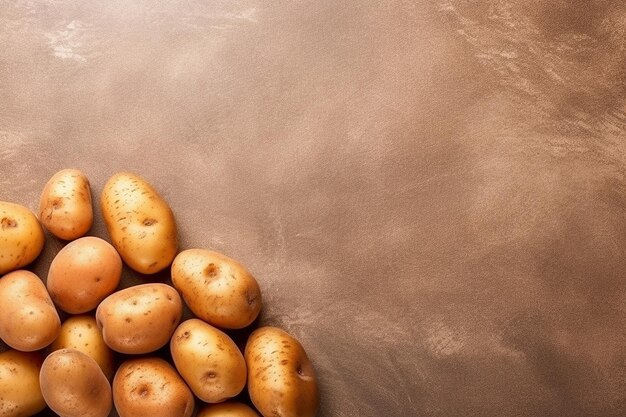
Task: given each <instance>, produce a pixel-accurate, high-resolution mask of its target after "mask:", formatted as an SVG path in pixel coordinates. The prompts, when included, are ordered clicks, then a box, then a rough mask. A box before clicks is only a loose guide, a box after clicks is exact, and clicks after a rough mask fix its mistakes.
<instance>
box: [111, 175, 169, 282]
mask: <svg viewBox="0 0 626 417" xmlns="http://www.w3.org/2000/svg"><path fill="white" fill-rule="evenodd" d="M101 206H102V215H103V216H104V221H105V224H106V228H107V230H108V232H109V235H110V236H111V241H112V242H113V246H115V248H116V249H117V251H118V252H119V253H120V255H122V259H123V260H124V262H126V263H127V264H128V266H130V267H131V268H132V269H134V270H135V271H137V272H140V273H142V274H154V273H156V272H159V271H161V270H162V269H165V268H167V267H168V266H169V265H170V264H171V263H172V260H173V259H174V256H176V251H177V250H178V241H177V236H176V222H175V221H174V214H173V213H172V210H171V209H170V207H169V206H168V205H167V203H166V202H165V200H163V198H161V196H160V195H159V194H158V193H157V191H156V190H155V189H154V188H152V186H151V185H150V184H148V183H147V182H146V181H145V180H144V179H142V178H141V177H139V176H137V175H134V174H130V173H127V172H120V173H118V174H115V175H113V177H111V178H110V179H109V181H107V183H106V185H105V186H104V189H103V191H102V199H101Z"/></svg>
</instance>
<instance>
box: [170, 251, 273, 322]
mask: <svg viewBox="0 0 626 417" xmlns="http://www.w3.org/2000/svg"><path fill="white" fill-rule="evenodd" d="M172 283H173V284H174V286H175V287H176V289H177V290H179V291H180V292H181V294H182V296H183V299H184V300H185V302H186V304H187V305H188V306H189V309H190V310H191V311H192V312H193V313H194V314H195V315H196V316H198V317H199V318H200V319H202V320H204V321H206V322H207V323H210V324H212V325H213V326H217V327H221V328H225V329H241V328H244V327H246V326H249V325H250V324H251V323H252V322H253V321H254V320H255V319H256V318H257V316H258V315H259V312H260V311H261V289H260V288H259V284H258V283H257V281H256V279H254V277H253V276H252V275H251V274H250V273H249V272H248V271H247V270H246V268H245V267H243V266H242V265H241V264H239V263H238V262H237V261H235V260H234V259H231V258H229V257H227V256H225V255H222V254H221V253H218V252H213V251H209V250H204V249H188V250H185V251H183V252H181V253H179V254H178V255H177V256H176V258H174V262H173V263H172Z"/></svg>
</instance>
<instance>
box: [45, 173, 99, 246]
mask: <svg viewBox="0 0 626 417" xmlns="http://www.w3.org/2000/svg"><path fill="white" fill-rule="evenodd" d="M39 219H41V223H43V225H44V227H45V228H46V229H48V231H49V232H50V233H52V234H53V235H55V236H56V237H58V238H59V239H63V240H74V239H78V238H79V237H81V236H83V235H84V234H85V233H87V232H88V231H89V229H91V225H92V224H93V206H92V203H91V189H90V187H89V180H88V179H87V176H85V174H83V173H82V172H80V171H79V170H77V169H63V170H61V171H59V172H57V173H56V174H54V175H53V176H52V178H50V180H49V181H48V183H47V184H46V185H45V187H44V189H43V192H42V193H41V198H40V200H39Z"/></svg>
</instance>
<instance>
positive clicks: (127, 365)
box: [113, 358, 195, 417]
mask: <svg viewBox="0 0 626 417" xmlns="http://www.w3.org/2000/svg"><path fill="white" fill-rule="evenodd" d="M113 403H114V404H115V409H116V410H117V412H118V413H119V415H120V417H145V416H159V417H190V416H191V414H192V413H193V409H194V403H195V401H194V398H193V394H192V393H191V391H190V390H189V387H187V385H186V384H185V382H184V381H183V380H182V378H181V377H180V375H178V373H177V372H176V370H175V369H174V368H173V367H172V366H171V365H170V364H169V363H167V362H165V361H164V360H163V359H159V358H142V359H132V360H129V361H126V362H124V363H123V364H122V365H121V366H120V367H119V369H118V370H117V373H116V374H115V379H114V380H113Z"/></svg>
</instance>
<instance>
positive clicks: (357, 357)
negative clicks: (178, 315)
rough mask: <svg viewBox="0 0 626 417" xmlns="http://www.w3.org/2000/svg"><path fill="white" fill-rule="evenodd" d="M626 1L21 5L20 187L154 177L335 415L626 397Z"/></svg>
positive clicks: (10, 166) (15, 59)
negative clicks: (237, 276) (239, 272)
mask: <svg viewBox="0 0 626 417" xmlns="http://www.w3.org/2000/svg"><path fill="white" fill-rule="evenodd" d="M269 4H271V6H270V5H269ZM623 4H624V3H623V2H620V1H612V2H611V1H601V0H590V1H569V2H564V1H552V0H530V1H524V0H515V1H506V0H501V1H499V0H475V1H461V0H439V1H426V0H415V1H399V0H398V1H387V2H374V1H371V2H368V1H362V2H337V1H335V0H318V1H280V2H261V1H258V0H256V1H255V0H249V1H248V0H242V1H235V2H222V1H219V2H199V1H195V0H190V1H180V2H179V1H167V2H166V1H164V2H152V1H133V2H127V1H106V2H97V1H94V0H88V1H82V2H69V1H54V2H52V1H50V2H27V1H24V0H17V1H12V2H4V4H3V5H2V7H1V9H0V144H1V148H0V173H2V175H1V176H0V199H3V200H9V201H14V202H18V203H22V204H25V205H27V206H29V207H30V208H32V209H34V208H35V207H36V205H37V200H38V197H39V193H40V192H41V190H42V188H43V185H44V184H45V182H46V181H47V179H48V178H49V177H50V176H51V175H52V174H53V173H54V172H55V171H57V170H59V169H61V168H65V167H76V168H79V169H82V170H83V171H84V172H86V173H87V175H88V176H89V178H90V179H91V181H92V185H93V190H94V192H95V194H96V195H97V194H99V193H100V191H101V189H102V186H103V184H104V182H105V181H106V179H107V178H108V177H109V176H110V175H111V174H112V173H114V172H115V171H117V170H121V169H124V170H132V171H134V172H136V173H139V174H141V175H143V176H145V177H146V178H148V179H149V180H150V181H151V182H152V183H153V184H154V185H155V186H156V187H157V188H158V189H159V190H161V191H162V193H163V195H164V196H165V197H166V199H167V200H169V202H170V203H171V205H172V207H173V209H174V212H175V213H176V215H177V218H178V221H179V225H180V239H181V243H182V247H183V248H190V247H206V248H212V249H216V250H219V251H222V252H224V253H226V254H228V255H230V256H232V257H234V258H236V259H238V260H240V261H241V262H243V263H244V264H246V265H247V266H248V267H249V269H250V270H251V271H252V272H253V273H254V274H255V275H256V276H257V278H258V280H259V281H260V283H261V287H262V290H263V295H264V301H265V308H264V311H263V317H262V320H261V322H262V323H266V324H274V325H278V326H280V327H282V328H284V329H286V330H288V331H290V332H291V333H293V334H294V335H295V336H296V337H298V338H299V339H300V340H301V341H302V343H303V344H304V346H305V347H306V349H307V351H308V353H309V354H310V356H311V358H312V360H313V362H314V364H315V366H316V369H317V371H318V373H319V378H320V384H321V391H322V407H321V412H320V416H322V417H331V416H332V417H348V416H361V417H363V416H371V417H378V416H409V415H424V416H441V417H453V416H454V417H456V416H494V417H495V416H507V417H509V416H598V417H600V416H602V417H610V416H616V417H617V416H619V417H621V416H624V415H626V333H625V329H626V281H625V279H624V271H626V257H625V251H626V239H625V236H626V220H625V219H626V216H625V215H626V212H625V211H626V210H625V207H626V187H625V183H626V180H625V177H624V175H625V172H626V171H625V167H626V156H625V155H626V154H625V144H624V139H626V115H625V113H624V110H625V108H626V107H625V94H624V93H625V90H626V87H625V85H626V75H625V70H624V62H625V59H624V58H625V57H626V43H625V41H624V39H625V34H626V7H625V6H624V5H623ZM97 215H98V217H97V220H96V223H95V225H94V228H93V229H92V234H95V235H102V232H103V223H102V220H101V218H100V213H99V212H98V213H97ZM60 247H61V244H60V243H59V242H58V241H56V240H55V239H52V238H51V239H49V241H48V246H47V252H46V255H45V256H44V257H43V258H42V259H40V260H39V261H38V262H37V263H36V264H35V265H34V270H35V271H36V272H38V273H39V274H40V275H44V276H45V271H46V268H47V265H48V264H49V263H50V261H51V258H52V256H53V254H54V253H55V252H56V251H57V250H58V249H59V248H60ZM140 281H141V279H140V278H138V277H136V276H134V275H133V274H131V273H129V272H126V277H125V283H126V285H128V284H130V283H137V282H140Z"/></svg>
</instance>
